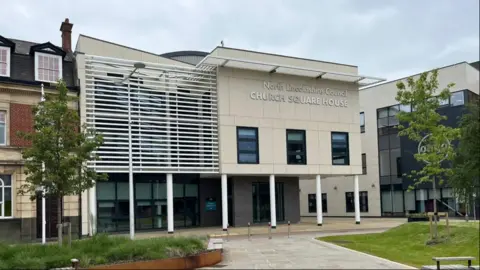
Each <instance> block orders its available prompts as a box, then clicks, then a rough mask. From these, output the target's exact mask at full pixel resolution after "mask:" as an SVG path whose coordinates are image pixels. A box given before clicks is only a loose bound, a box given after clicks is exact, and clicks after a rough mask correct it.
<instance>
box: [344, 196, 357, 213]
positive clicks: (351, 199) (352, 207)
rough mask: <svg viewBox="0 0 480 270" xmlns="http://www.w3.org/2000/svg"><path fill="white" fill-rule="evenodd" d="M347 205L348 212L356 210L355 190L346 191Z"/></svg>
mask: <svg viewBox="0 0 480 270" xmlns="http://www.w3.org/2000/svg"><path fill="white" fill-rule="evenodd" d="M345 206H346V209H345V210H346V211H347V213H351V212H355V199H354V197H353V192H345Z"/></svg>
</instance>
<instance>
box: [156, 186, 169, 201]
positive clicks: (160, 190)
mask: <svg viewBox="0 0 480 270" xmlns="http://www.w3.org/2000/svg"><path fill="white" fill-rule="evenodd" d="M153 198H154V199H157V200H163V199H167V184H166V183H153Z"/></svg>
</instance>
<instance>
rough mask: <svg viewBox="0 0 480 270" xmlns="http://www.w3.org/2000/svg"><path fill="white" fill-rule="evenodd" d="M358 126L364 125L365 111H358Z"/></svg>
mask: <svg viewBox="0 0 480 270" xmlns="http://www.w3.org/2000/svg"><path fill="white" fill-rule="evenodd" d="M360 126H365V113H363V112H361V113H360Z"/></svg>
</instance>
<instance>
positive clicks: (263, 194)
mask: <svg viewBox="0 0 480 270" xmlns="http://www.w3.org/2000/svg"><path fill="white" fill-rule="evenodd" d="M275 195H276V196H275V204H276V208H277V209H276V210H277V211H276V214H277V215H276V216H277V221H284V220H285V215H284V213H285V209H284V203H283V202H284V201H283V183H275ZM252 206H253V209H252V210H253V222H254V223H264V222H269V221H270V184H269V183H252Z"/></svg>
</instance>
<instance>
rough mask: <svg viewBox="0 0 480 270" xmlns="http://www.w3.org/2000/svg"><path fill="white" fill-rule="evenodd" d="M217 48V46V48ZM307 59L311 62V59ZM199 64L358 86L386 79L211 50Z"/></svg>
mask: <svg viewBox="0 0 480 270" xmlns="http://www.w3.org/2000/svg"><path fill="white" fill-rule="evenodd" d="M218 49H219V48H217V50H218ZM256 54H259V53H256ZM279 57H281V56H279ZM283 57H285V56H283ZM285 58H286V57H285ZM309 61H310V62H311V61H312V60H309ZM201 65H214V66H219V67H229V68H238V69H247V70H253V71H259V72H267V73H281V74H287V75H295V76H303V77H310V78H313V79H326V80H335V81H342V82H347V83H357V84H358V85H359V86H360V87H364V86H368V85H372V84H377V83H380V82H383V81H385V80H386V79H382V78H376V77H370V76H364V75H356V74H349V73H342V72H338V71H329V70H324V69H317V68H312V67H301V66H296V65H288V64H282V63H275V62H273V61H255V60H252V59H248V58H241V57H231V56H224V55H219V54H215V53H213V52H212V53H210V54H209V55H207V56H206V57H205V58H204V59H203V60H202V61H200V63H198V65H197V66H201Z"/></svg>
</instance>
